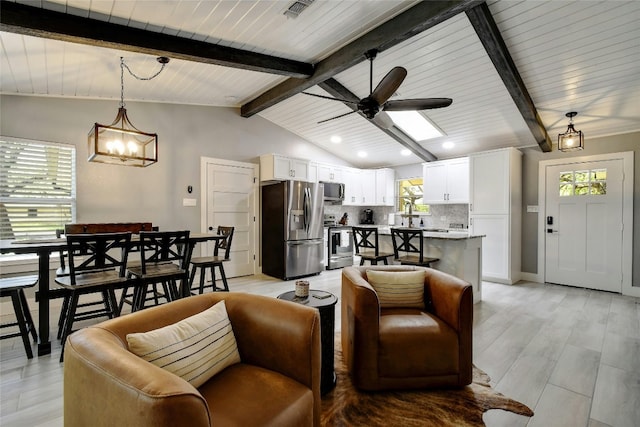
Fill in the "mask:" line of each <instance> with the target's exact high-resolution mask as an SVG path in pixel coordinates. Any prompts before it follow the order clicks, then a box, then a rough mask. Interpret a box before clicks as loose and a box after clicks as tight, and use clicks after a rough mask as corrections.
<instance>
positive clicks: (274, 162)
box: [260, 154, 310, 181]
mask: <svg viewBox="0 0 640 427" xmlns="http://www.w3.org/2000/svg"><path fill="white" fill-rule="evenodd" d="M309 165H310V162H309V160H305V159H296V158H293V157H286V156H281V155H279V154H264V155H262V156H260V181H282V180H288V179H294V180H297V181H308V180H309Z"/></svg>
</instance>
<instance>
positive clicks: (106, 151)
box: [88, 56, 169, 167]
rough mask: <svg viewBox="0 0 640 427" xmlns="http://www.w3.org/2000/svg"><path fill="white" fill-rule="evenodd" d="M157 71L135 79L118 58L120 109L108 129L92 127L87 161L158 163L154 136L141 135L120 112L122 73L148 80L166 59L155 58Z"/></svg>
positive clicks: (156, 141)
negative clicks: (157, 66)
mask: <svg viewBox="0 0 640 427" xmlns="http://www.w3.org/2000/svg"><path fill="white" fill-rule="evenodd" d="M157 60H158V62H159V63H160V64H161V67H160V70H159V71H158V72H157V73H155V74H154V75H152V76H150V77H139V76H137V75H136V74H134V73H133V72H132V71H131V69H130V68H129V67H128V66H127V65H126V64H125V63H124V58H122V57H120V106H119V108H118V114H117V115H116V118H115V120H114V121H113V123H111V124H110V125H102V124H99V123H95V124H94V126H93V127H92V128H91V130H90V131H89V138H88V148H89V161H90V162H98V163H109V164H113V165H124V166H135V167H146V166H149V165H152V164H154V163H156V162H157V161H158V134H156V133H149V132H143V131H141V130H139V129H138V128H136V127H135V126H134V125H133V124H132V123H131V120H129V117H128V116H127V109H126V108H124V107H125V104H124V69H125V68H126V69H127V71H128V72H129V74H131V75H132V76H133V77H135V78H136V79H138V80H151V79H153V78H155V77H157V76H158V75H159V74H160V73H161V72H162V70H164V67H165V65H167V63H168V62H169V58H167V57H164V56H161V57H159V58H157Z"/></svg>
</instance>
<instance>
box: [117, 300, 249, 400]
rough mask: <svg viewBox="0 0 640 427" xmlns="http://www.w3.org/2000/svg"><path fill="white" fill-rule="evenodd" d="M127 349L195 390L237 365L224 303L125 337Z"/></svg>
mask: <svg viewBox="0 0 640 427" xmlns="http://www.w3.org/2000/svg"><path fill="white" fill-rule="evenodd" d="M127 343H128V344H129V350H130V351H131V352H132V353H134V354H136V355H138V356H140V357H141V358H142V359H144V360H146V361H148V362H151V363H153V364H154V365H157V366H159V367H161V368H163V369H166V370H167V371H169V372H172V373H174V374H176V375H178V376H179V377H181V378H183V379H185V380H186V381H188V382H189V383H191V385H193V386H194V387H196V388H198V387H200V386H201V385H202V384H204V383H205V382H207V381H208V380H209V378H211V377H213V376H214V375H215V374H217V373H218V372H220V371H222V370H223V369H224V368H226V367H227V366H230V365H233V364H234V363H239V362H240V353H238V346H237V344H236V338H235V336H234V335H233V330H232V329H231V322H230V321H229V316H228V315H227V308H226V306H225V304H224V301H220V302H219V303H217V304H215V305H214V306H213V307H211V308H209V309H207V310H205V311H203V312H201V313H198V314H196V315H193V316H191V317H187V318H186V319H183V320H181V321H179V322H177V323H174V324H173V325H169V326H165V327H163V328H160V329H154V330H152V331H149V332H143V333H134V334H128V335H127Z"/></svg>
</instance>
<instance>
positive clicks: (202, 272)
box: [198, 267, 207, 295]
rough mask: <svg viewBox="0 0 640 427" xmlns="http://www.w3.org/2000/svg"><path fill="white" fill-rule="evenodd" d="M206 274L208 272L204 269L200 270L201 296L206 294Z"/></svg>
mask: <svg viewBox="0 0 640 427" xmlns="http://www.w3.org/2000/svg"><path fill="white" fill-rule="evenodd" d="M206 272H207V270H206V269H205V268H204V267H202V268H201V269H200V289H199V291H198V293H199V294H200V295H202V294H203V293H204V277H205V276H206Z"/></svg>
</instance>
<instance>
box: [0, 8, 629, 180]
mask: <svg viewBox="0 0 640 427" xmlns="http://www.w3.org/2000/svg"><path fill="white" fill-rule="evenodd" d="M18 3H24V4H28V5H30V6H36V7H42V8H45V9H51V10H56V11H59V12H64V13H69V14H74V15H78V16H83V17H89V18H92V19H98V20H102V21H107V22H111V23H117V24H121V25H127V26H131V27H135V28H141V29H145V30H148V31H155V32H159V33H164V34H171V35H177V36H180V37H186V38H189V39H193V40H199V41H205V42H208V43H217V44H220V45H224V46H230V47H234V48H239V49H243V50H248V51H251V52H256V53H263V54H268V55H273V56H278V57H282V58H287V59H292V60H298V61H303V62H309V63H317V62H318V61H320V60H322V59H324V58H326V57H327V56H328V55H330V54H332V53H333V52H335V51H336V50H338V49H339V48H341V47H343V46H345V45H346V44H347V43H349V42H350V41H352V40H354V39H356V38H357V37H359V36H361V35H362V34H364V33H366V32H368V31H369V30H371V29H372V28H375V27H377V26H378V25H380V24H381V23H383V22H385V21H387V20H389V19H391V18H393V17H394V16H396V15H398V14H399V13H400V12H402V11H404V10H406V9H408V8H410V7H411V6H413V5H414V4H415V3H416V2H415V1H400V0H385V1H365V0H352V1H338V0H325V1H323V0H316V1H315V2H314V3H313V4H312V5H311V6H309V8H308V9H307V10H306V11H304V12H303V13H302V14H301V15H300V16H299V17H298V18H297V19H287V18H286V17H285V16H284V15H283V12H284V11H285V10H286V9H287V7H289V5H290V4H291V3H292V2H291V1H281V0H277V1H248V0H237V1H229V0H222V1H213V0H207V1H205V0H202V1H170V0H167V1H155V0H136V1H123V0H117V1H115V0H92V1H85V0H66V1H64V0H56V1H53V2H49V1H19V2H18ZM489 9H490V11H491V13H492V15H493V17H494V19H495V21H496V23H497V26H498V28H499V30H500V32H501V34H502V37H503V38H504V40H505V43H506V45H507V47H508V49H509V51H510V53H511V56H512V57H513V60H514V62H515V65H516V67H517V68H518V71H519V72H520V75H521V76H522V79H523V81H524V84H525V86H526V87H527V89H528V91H529V94H530V95H531V98H532V99H533V102H534V104H535V106H536V108H537V110H538V113H539V115H540V118H541V120H542V123H543V124H544V126H545V128H546V130H547V132H548V133H549V136H550V137H551V139H552V140H553V141H554V142H555V140H556V138H557V134H558V133H559V132H563V131H564V130H565V129H566V125H567V119H566V117H565V116H564V115H565V113H566V112H568V111H578V112H579V115H578V116H577V117H576V119H575V124H576V128H578V129H580V130H582V131H583V132H584V133H585V135H586V143H587V144H589V138H593V137H597V136H605V135H612V134H618V133H627V132H633V131H640V102H639V100H640V24H639V22H640V2H638V1H613V0H609V1H601V2H596V1H577V2H573V1H510V0H502V1H490V2H489ZM0 13H2V11H1V9H0ZM0 49H1V58H0V92H1V93H3V94H20V95H28V96H53V97H78V98H85V99H111V100H119V97H120V70H119V61H120V56H124V57H125V60H126V62H127V63H128V64H129V65H130V67H131V68H132V69H133V70H134V71H135V72H136V73H137V74H140V75H150V74H152V73H153V72H155V71H156V70H157V69H158V64H157V62H156V60H155V57H153V56H150V55H142V54H137V53H132V52H125V51H117V50H113V49H108V48H101V47H94V46H88V45H81V44H75V43H69V42H62V41H56V40H50V39H42V38H36V37H31V36H22V35H18V34H13V33H8V32H0ZM396 65H400V66H403V67H405V68H406V69H407V70H408V77H407V78H406V80H405V81H404V82H403V84H402V85H401V86H400V88H399V90H398V91H397V94H396V95H395V97H396V98H420V97H450V98H453V104H452V105H451V106H450V107H448V108H444V109H438V110H428V111H425V112H424V114H425V115H426V116H428V117H429V119H431V120H432V121H433V122H434V123H435V124H436V125H437V126H438V127H440V128H441V129H442V130H443V131H444V132H445V133H446V136H444V137H442V138H438V139H435V140H430V141H423V142H420V145H422V146H423V147H424V148H425V149H426V150H428V151H430V152H431V153H433V154H434V155H436V156H437V157H439V158H448V157H456V156H460V155H464V154H468V153H471V152H476V151H482V150H488V149H493V148H500V147H506V146H516V147H523V146H536V145H537V144H536V141H535V140H534V138H533V136H532V135H531V133H530V131H529V129H528V127H527V126H526V124H525V122H524V120H523V118H522V116H521V114H520V113H519V111H518V110H517V108H516V104H515V103H514V101H513V100H512V99H511V96H510V95H509V93H508V91H507V90H506V88H505V85H504V84H503V83H502V80H501V79H500V77H499V75H498V73H497V71H496V69H495V67H494V66H493V64H492V62H491V60H490V59H489V57H488V55H487V53H486V52H485V50H484V48H483V46H482V44H481V42H480V39H479V38H478V36H477V35H476V33H475V31H474V29H473V28H472V26H471V25H470V22H469V20H468V18H467V17H466V15H465V14H464V13H463V14H459V15H456V16H455V17H454V18H452V19H449V20H447V21H445V22H443V23H441V24H438V25H436V26H435V27H433V28H431V29H429V30H427V31H425V32H423V33H420V34H418V35H416V36H414V37H412V38H410V39H409V40H407V41H405V42H403V43H401V44H398V45H396V46H395V47H393V48H391V49H388V50H386V51H384V52H381V53H380V54H379V56H378V58H377V59H376V60H375V62H374V77H373V80H374V85H376V84H377V82H378V81H379V80H380V79H381V78H382V77H383V76H384V75H385V74H386V73H387V72H388V71H389V70H390V69H391V68H393V67H394V66H396ZM334 78H335V80H337V81H338V82H340V83H341V84H342V85H343V86H345V87H346V88H348V89H349V90H350V91H351V92H353V93H354V94H356V95H357V96H359V97H364V96H366V95H367V94H368V92H369V65H368V63H367V62H362V63H360V64H358V65H356V66H354V67H352V68H350V69H348V70H346V71H344V72H342V73H339V74H337V75H336V76H335V77H334ZM284 80H286V77H283V76H278V75H274V74H267V73H262V72H256V71H247V70H240V69H237V68H227V67H222V66H217V65H208V64H203V63H195V62H190V61H185V60H177V59H172V60H171V62H170V63H169V65H168V66H167V68H166V70H165V71H164V72H163V73H162V74H161V75H160V76H159V77H158V78H157V79H154V80H151V81H147V82H141V81H136V80H135V79H133V78H132V77H131V76H127V75H125V101H127V100H136V101H149V102H169V103H177V104H196V105H210V106H231V107H239V106H240V105H243V104H244V103H246V102H248V101H249V100H252V99H254V98H255V97H256V96H258V95H260V94H261V93H263V92H264V91H266V90H267V89H269V88H272V87H274V86H275V85H277V84H279V83H280V82H282V81H284ZM309 91H310V92H314V93H318V94H324V95H327V93H326V92H324V91H323V90H322V89H320V88H319V87H313V88H311V89H310V90H309ZM349 111H350V109H349V108H348V107H346V106H345V105H344V104H342V103H340V102H335V101H328V100H322V99H317V98H312V97H309V96H306V95H303V94H298V95H295V96H293V97H291V98H289V99H287V100H285V101H283V102H281V103H279V104H276V105H275V106H273V107H271V108H268V109H266V110H264V111H262V112H261V113H260V115H261V116H262V117H264V118H266V119H268V120H270V121H272V122H273V123H275V124H277V125H279V126H281V127H283V128H285V129H288V130H290V131H291V132H293V133H295V134H297V135H299V136H301V137H302V138H304V139H306V140H308V141H310V142H312V143H314V144H317V145H319V146H321V147H323V148H325V149H327V150H328V151H331V152H333V153H335V154H336V155H337V156H339V157H341V158H343V159H345V160H346V161H348V162H351V163H352V164H354V165H355V166H361V167H375V166H393V165H401V164H409V163H416V162H420V161H421V160H420V159H419V158H418V157H416V156H415V155H409V156H402V155H401V154H400V151H401V150H402V149H403V148H404V147H403V146H401V145H400V144H399V143H398V142H396V141H395V140H394V139H392V138H391V137H389V136H387V135H386V134H385V133H383V132H382V131H380V130H379V129H378V128H376V127H375V126H373V125H372V124H370V123H369V122H368V121H367V120H366V119H364V118H362V117H360V116H359V115H357V114H352V115H349V116H346V117H344V118H340V119H336V120H332V121H330V122H327V123H324V124H320V125H319V124H317V122H318V121H319V120H323V119H327V118H329V117H333V116H335V115H339V114H342V113H346V112H349ZM247 120H251V119H250V118H249V119H247ZM333 135H339V136H341V137H342V142H341V143H340V144H334V143H331V142H330V138H331V136H333ZM443 142H452V143H453V144H454V147H453V148H451V149H445V148H443V147H442V144H443ZM359 151H364V152H366V153H367V156H366V157H359V156H358V154H357V153H358V152H359Z"/></svg>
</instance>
